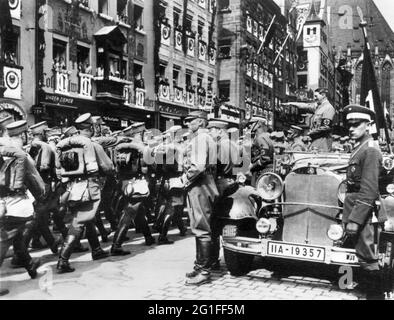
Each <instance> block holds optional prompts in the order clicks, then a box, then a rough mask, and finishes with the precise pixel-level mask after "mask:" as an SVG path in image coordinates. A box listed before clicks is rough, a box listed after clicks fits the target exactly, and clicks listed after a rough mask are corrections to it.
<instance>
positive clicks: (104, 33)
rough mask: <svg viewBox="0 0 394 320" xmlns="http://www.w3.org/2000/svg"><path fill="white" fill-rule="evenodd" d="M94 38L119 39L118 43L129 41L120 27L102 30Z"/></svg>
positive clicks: (109, 27) (108, 27)
mask: <svg viewBox="0 0 394 320" xmlns="http://www.w3.org/2000/svg"><path fill="white" fill-rule="evenodd" d="M94 36H95V37H96V38H104V37H105V38H108V37H109V38H112V39H117V40H118V41H121V42H123V43H126V42H127V39H126V37H125V35H124V34H123V32H122V31H121V30H120V28H119V27H118V26H107V27H103V28H101V29H100V30H99V31H97V32H96V33H95V34H94Z"/></svg>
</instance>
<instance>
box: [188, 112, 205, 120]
mask: <svg viewBox="0 0 394 320" xmlns="http://www.w3.org/2000/svg"><path fill="white" fill-rule="evenodd" d="M194 119H204V120H208V114H207V113H206V112H205V111H202V110H200V111H193V112H190V113H189V114H188V116H187V117H186V118H185V121H191V120H194Z"/></svg>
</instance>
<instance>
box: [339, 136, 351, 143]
mask: <svg viewBox="0 0 394 320" xmlns="http://www.w3.org/2000/svg"><path fill="white" fill-rule="evenodd" d="M349 139H350V138H349V137H348V136H346V137H341V139H340V141H341V142H347V141H349Z"/></svg>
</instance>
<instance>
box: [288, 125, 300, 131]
mask: <svg viewBox="0 0 394 320" xmlns="http://www.w3.org/2000/svg"><path fill="white" fill-rule="evenodd" d="M290 128H291V129H293V130H296V131H302V128H301V127H299V126H294V125H292V126H290Z"/></svg>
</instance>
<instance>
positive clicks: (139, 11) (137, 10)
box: [134, 5, 144, 30]
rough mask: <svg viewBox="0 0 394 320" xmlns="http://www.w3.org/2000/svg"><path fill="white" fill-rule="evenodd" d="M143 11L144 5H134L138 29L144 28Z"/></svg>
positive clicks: (135, 21)
mask: <svg viewBox="0 0 394 320" xmlns="http://www.w3.org/2000/svg"><path fill="white" fill-rule="evenodd" d="M143 12H144V8H143V7H140V6H137V5H134V23H135V28H136V29H137V30H143V29H144V24H143Z"/></svg>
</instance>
